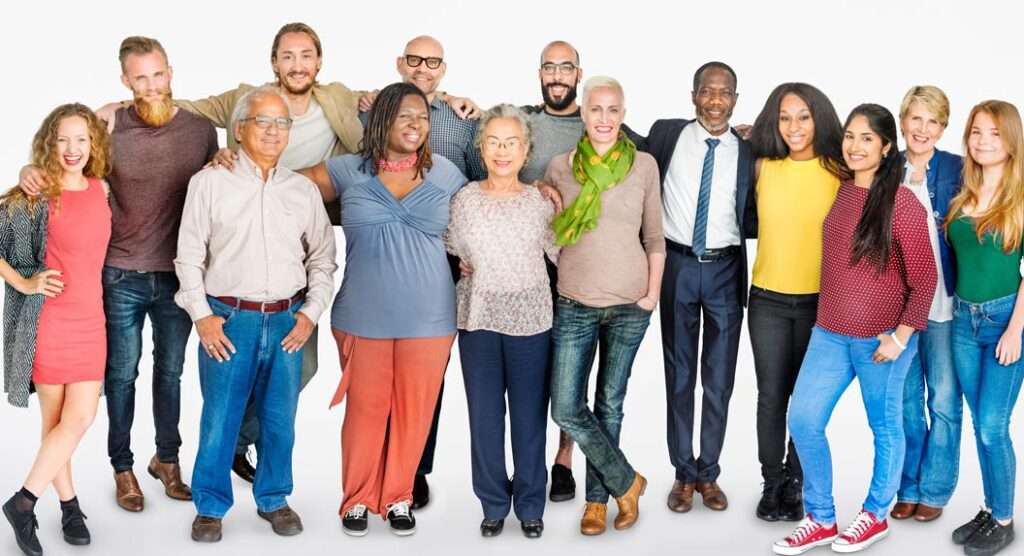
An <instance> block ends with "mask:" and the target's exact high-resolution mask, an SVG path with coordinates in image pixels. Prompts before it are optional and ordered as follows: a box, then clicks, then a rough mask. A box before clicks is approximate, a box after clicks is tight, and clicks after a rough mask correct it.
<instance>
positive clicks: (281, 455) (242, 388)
mask: <svg viewBox="0 0 1024 556" xmlns="http://www.w3.org/2000/svg"><path fill="white" fill-rule="evenodd" d="M236 112H237V113H236V115H235V117H233V118H232V120H233V121H235V122H236V124H235V129H234V133H235V139H236V140H237V141H238V142H239V143H240V145H241V152H240V157H239V163H238V164H236V165H235V166H234V168H233V169H231V170H229V169H227V168H208V169H205V170H203V171H201V172H199V173H198V174H196V175H195V176H193V178H192V181H191V183H190V184H189V190H188V196H187V198H186V200H185V208H184V211H183V214H182V222H181V230H180V232H179V235H178V254H177V258H175V260H174V265H175V271H176V272H177V275H178V279H179V281H180V283H181V289H180V290H179V291H178V293H177V295H175V301H176V302H177V303H178V305H180V306H181V307H182V308H184V309H185V310H186V311H187V312H188V314H189V316H190V317H191V318H192V320H193V321H194V322H195V325H196V331H197V332H198V334H199V339H200V347H199V380H200V385H201V387H202V392H203V414H202V422H201V425H200V431H199V450H198V453H197V455H196V462H195V465H194V467H193V469H194V471H193V498H192V500H193V502H194V503H195V506H196V513H197V516H196V518H195V520H194V521H193V523H192V538H193V540H196V541H199V542H216V541H218V540H220V538H221V519H222V518H223V517H224V515H225V514H226V513H227V511H228V510H229V509H230V508H231V505H232V503H233V496H232V491H231V475H230V473H231V465H232V459H233V455H234V445H235V440H236V438H237V437H238V431H239V428H240V426H241V421H242V416H243V414H244V413H245V408H246V402H247V401H248V400H249V399H250V397H252V398H253V400H254V402H255V408H256V412H257V414H258V416H259V419H260V425H261V434H260V439H259V441H258V444H257V448H258V450H259V453H260V465H259V466H258V467H257V468H256V477H255V483H254V485H253V496H254V497H255V499H256V507H257V510H258V514H259V515H260V517H262V518H263V519H265V520H267V521H269V522H270V523H271V525H272V527H273V530H274V532H275V533H277V534H279V535H296V534H298V533H300V532H302V521H301V520H300V519H299V516H298V515H297V514H296V513H295V512H294V511H292V510H291V508H289V507H288V502H287V500H286V496H288V495H289V494H291V490H292V469H291V460H292V446H293V444H294V440H295V410H296V405H297V402H298V396H299V384H300V367H301V364H302V348H303V345H304V344H305V342H306V340H307V339H308V338H309V336H310V334H311V333H312V331H313V326H314V323H315V322H316V321H317V319H319V318H320V314H321V313H322V312H323V311H324V309H325V308H326V307H327V306H328V304H329V303H330V300H331V294H332V292H333V288H334V279H333V275H334V271H335V270H336V269H337V265H336V264H335V262H334V257H335V247H334V234H333V231H332V229H331V225H330V221H329V219H328V217H327V212H326V211H325V210H324V207H323V203H322V201H321V199H320V194H319V193H318V192H317V190H316V187H315V186H314V185H313V184H312V183H311V182H310V181H309V180H307V179H306V178H305V177H303V176H301V175H299V174H296V173H294V172H292V171H291V170H288V169H287V168H284V167H282V166H279V165H278V161H279V159H280V156H281V152H282V151H283V150H284V148H285V147H286V146H287V144H288V135H289V130H290V128H291V125H292V119H291V116H290V114H289V110H288V105H287V103H286V102H285V100H284V99H283V98H282V97H281V95H280V93H278V92H277V91H276V90H274V89H272V88H260V89H256V90H254V91H252V92H251V93H249V94H248V95H247V96H246V97H244V98H242V99H241V101H240V102H239V103H238V108H237V110H236Z"/></svg>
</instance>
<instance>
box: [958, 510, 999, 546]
mask: <svg viewBox="0 0 1024 556" xmlns="http://www.w3.org/2000/svg"><path fill="white" fill-rule="evenodd" d="M991 520H992V512H989V511H987V510H981V511H979V512H978V513H977V515H975V516H974V518H973V519H971V520H970V521H968V522H967V523H964V524H963V525H961V526H960V527H957V528H956V530H954V531H953V544H967V541H968V539H970V538H971V537H973V536H974V534H975V533H977V532H978V531H979V530H980V529H981V528H982V527H983V526H984V525H985V524H986V523H988V522H989V521H991Z"/></svg>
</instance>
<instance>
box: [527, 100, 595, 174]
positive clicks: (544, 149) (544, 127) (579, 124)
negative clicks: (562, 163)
mask: <svg viewBox="0 0 1024 556" xmlns="http://www.w3.org/2000/svg"><path fill="white" fill-rule="evenodd" d="M523 111H524V112H526V114H527V118H528V119H529V121H530V132H531V134H532V142H533V150H532V152H531V153H530V159H529V160H527V161H526V165H525V166H523V169H522V170H520V171H519V179H520V180H521V181H522V182H523V183H533V182H534V181H536V180H539V179H541V178H543V177H544V173H545V172H546V171H547V169H548V164H550V163H551V159H552V158H554V156H555V155H558V154H562V153H567V152H569V151H571V150H573V149H575V148H576V144H577V143H579V140H580V137H581V136H582V135H583V120H582V119H580V113H579V112H578V111H577V112H576V113H575V114H572V115H569V116H552V115H551V114H548V113H547V112H545V111H544V109H543V108H538V107H536V106H524V107H523Z"/></svg>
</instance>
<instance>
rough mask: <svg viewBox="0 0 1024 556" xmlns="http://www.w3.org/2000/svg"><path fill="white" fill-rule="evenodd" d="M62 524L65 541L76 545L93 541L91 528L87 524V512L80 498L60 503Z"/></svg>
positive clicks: (83, 544)
mask: <svg viewBox="0 0 1024 556" xmlns="http://www.w3.org/2000/svg"><path fill="white" fill-rule="evenodd" d="M60 514H61V515H60V526H61V529H63V531H64V542H66V543H68V544H73V545H75V546H85V545H87V544H89V543H90V542H92V537H91V536H90V535H89V528H88V527H86V526H85V520H86V519H87V518H86V517H85V514H84V513H82V508H81V506H79V505H78V498H77V497H75V498H72V499H71V500H70V501H68V502H61V503H60Z"/></svg>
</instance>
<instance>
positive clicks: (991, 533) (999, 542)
mask: <svg viewBox="0 0 1024 556" xmlns="http://www.w3.org/2000/svg"><path fill="white" fill-rule="evenodd" d="M1011 542H1013V522H1012V521H1011V522H1010V523H1009V524H1007V525H1000V524H999V522H998V521H996V520H995V519H989V520H988V523H986V524H984V525H982V526H981V529H978V532H977V533H975V534H973V535H971V538H969V539H967V543H966V544H964V554H966V555H967V556H992V555H993V554H996V553H998V552H999V551H1000V550H1002V549H1004V548H1006V547H1007V546H1009V545H1010V543H1011Z"/></svg>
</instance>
